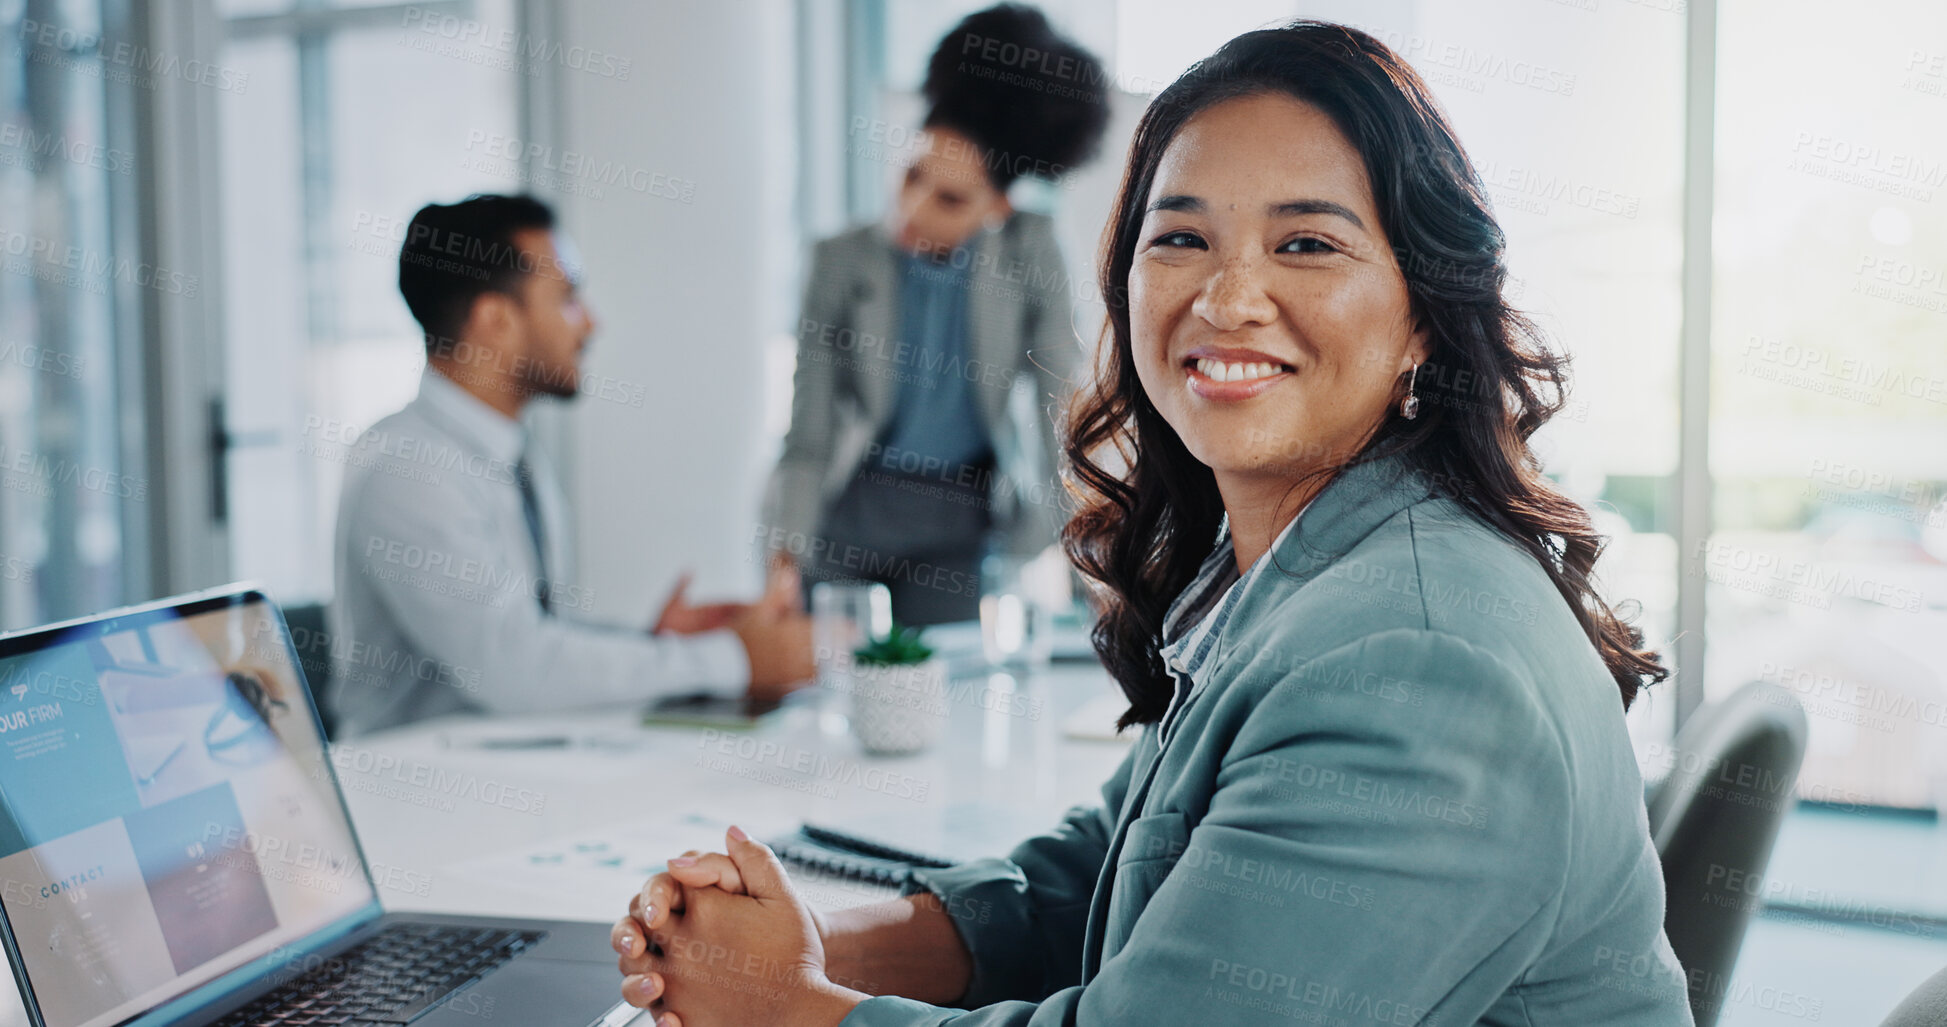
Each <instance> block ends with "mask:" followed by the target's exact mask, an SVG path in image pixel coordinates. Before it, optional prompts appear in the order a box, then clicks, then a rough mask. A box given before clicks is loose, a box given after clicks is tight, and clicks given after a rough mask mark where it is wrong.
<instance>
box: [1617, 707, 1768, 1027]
mask: <svg viewBox="0 0 1947 1027" xmlns="http://www.w3.org/2000/svg"><path fill="white" fill-rule="evenodd" d="M1805 733H1806V723H1805V710H1804V708H1803V707H1801V706H1800V705H1799V704H1798V700H1797V698H1795V697H1794V696H1793V695H1792V694H1791V692H1789V691H1787V690H1785V689H1783V688H1780V687H1778V686H1777V685H1774V684H1769V683H1767V682H1763V681H1754V682H1752V683H1750V684H1748V685H1745V686H1744V687H1743V688H1740V689H1738V690H1737V691H1736V692H1734V693H1732V694H1731V695H1730V696H1728V697H1727V698H1725V699H1724V700H1723V701H1721V702H1717V703H1712V704H1711V705H1709V706H1706V707H1704V708H1702V709H1700V710H1698V711H1697V712H1696V713H1694V714H1692V715H1691V716H1690V719H1689V720H1688V721H1686V722H1685V723H1684V725H1683V730H1681V731H1679V732H1678V733H1677V737H1676V741H1675V743H1674V745H1673V748H1674V750H1675V754H1676V759H1675V760H1674V766H1673V767H1672V769H1671V771H1670V775H1669V777H1667V778H1665V779H1664V780H1663V782H1662V783H1661V784H1659V785H1658V786H1657V787H1656V789H1655V790H1654V791H1653V792H1652V794H1651V795H1650V799H1649V819H1650V837H1651V838H1652V839H1654V840H1655V842H1656V851H1657V854H1658V855H1659V856H1661V857H1662V861H1663V885H1664V891H1665V893H1666V894H1667V896H1668V906H1667V907H1666V909H1665V912H1664V916H1663V929H1664V933H1666V934H1668V935H1669V938H1670V947H1671V948H1672V949H1675V950H1676V954H1677V960H1678V961H1679V962H1681V963H1682V964H1683V969H1684V971H1685V973H1686V974H1687V976H1688V980H1689V984H1690V1010H1691V1015H1692V1016H1694V1017H1695V1018H1696V1021H1697V1027H1712V1025H1713V1024H1715V1023H1716V1022H1717V1016H1718V1013H1719V1012H1720V1011H1721V1008H1722V1005H1723V1000H1724V996H1725V995H1726V994H1728V993H1729V990H1730V989H1729V985H1730V979H1731V970H1732V968H1733V967H1735V966H1736V965H1737V953H1738V948H1739V946H1741V945H1742V944H1743V943H1744V931H1745V928H1746V927H1747V926H1749V924H1750V921H1751V915H1752V914H1753V913H1755V912H1757V910H1758V907H1759V906H1760V905H1761V904H1762V896H1763V895H1764V887H1763V882H1764V871H1765V865H1766V864H1767V863H1769V862H1770V860H1771V847H1772V843H1773V842H1775V841H1776V840H1777V838H1778V828H1779V826H1780V825H1781V824H1782V823H1783V821H1784V818H1785V813H1786V812H1787V811H1789V810H1790V809H1791V806H1792V802H1793V799H1794V791H1793V789H1794V786H1795V785H1796V783H1797V781H1798V767H1799V763H1800V762H1801V761H1802V760H1803V759H1804V757H1805Z"/></svg>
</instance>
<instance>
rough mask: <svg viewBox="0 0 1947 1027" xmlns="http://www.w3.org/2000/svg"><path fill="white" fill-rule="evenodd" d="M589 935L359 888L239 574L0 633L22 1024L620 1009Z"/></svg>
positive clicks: (533, 1019)
mask: <svg viewBox="0 0 1947 1027" xmlns="http://www.w3.org/2000/svg"><path fill="white" fill-rule="evenodd" d="M428 829H429V830H435V829H437V827H436V825H434V824H428ZM388 872H396V868H394V870H392V871H388ZM608 938H609V928H608V925H606V924H593V923H576V922H567V921H541V920H518V919H506V918H498V917H458V916H439V915H430V914H428V915H416V914H408V913H388V912H386V911H385V910H384V909H383V908H381V905H380V902H379V897H378V891H377V888H376V887H375V882H374V878H373V870H372V867H371V866H370V864H368V862H367V861H366V859H365V856H364V854H363V852H362V850H361V849H360V847H359V843H358V835H357V833H356V832H355V831H354V830H353V829H352V822H351V817H350V815H349V814H348V812H347V810H346V807H345V800H344V794H343V792H342V791H341V790H340V788H339V785H338V780H337V777H336V775H335V773H334V772H333V768H332V762H331V760H330V759H329V758H328V754H327V751H326V748H325V737H324V732H323V730H322V729H321V727H320V722H319V719H318V712H317V707H316V705H315V704H314V703H313V701H312V697H311V693H310V689H309V688H308V686H307V685H306V683H305V680H304V673H303V671H302V670H301V669H300V668H299V664H298V661H297V659H296V654H295V651H294V649H293V647H292V645H291V638H290V629H289V628H288V627H287V626H286V625H285V623H284V618H283V615H282V614H281V613H279V611H278V609H277V607H276V606H275V605H274V604H273V603H272V602H271V601H270V600H269V599H267V598H266V597H265V596H264V595H263V593H261V592H259V591H257V590H255V589H252V588H249V587H246V586H228V587H226V588H223V589H217V590H212V591H210V592H202V593H197V594H194V595H189V596H183V597H179V598H176V599H168V600H163V601H161V602H157V603H151V604H148V605H144V606H138V607H131V608H128V609H124V610H117V611H114V612H112V613H106V614H102V615H100V616H97V617H88V618H84V619H81V620H75V621H68V622H66V623H62V624H55V625H50V626H48V627H44V628H37V629H34V630H32V631H27V632H21V633H16V634H9V635H0V940H4V944H5V946H6V950H7V961H8V963H9V964H11V965H12V967H13V973H14V980H15V981H16V982H17V983H18V984H19V986H20V993H21V997H22V998H23V1000H24V1002H25V1004H26V1007H27V1015H28V1019H29V1021H30V1022H31V1023H32V1024H33V1025H34V1027H123V1025H126V1027H162V1025H164V1024H169V1025H183V1027H252V1025H269V1024H291V1025H321V1027H324V1025H330V1027H391V1025H397V1024H407V1023H410V1024H413V1025H414V1027H458V1025H469V1027H479V1025H480V1024H481V1023H483V1022H494V1023H506V1024H517V1025H520V1027H594V1025H600V1027H620V1025H621V1024H626V1023H628V1022H630V1021H631V1020H633V1019H635V1017H636V1014H637V1013H638V1012H639V1011H638V1010H636V1009H634V1008H632V1007H630V1006H628V1005H625V1004H623V1003H621V1002H620V1001H619V995H618V992H617V989H618V987H619V985H620V978H619V977H618V976H617V974H616V970H615V954H614V952H613V951H612V950H611V949H610V948H609V943H608Z"/></svg>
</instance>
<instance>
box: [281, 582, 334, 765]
mask: <svg viewBox="0 0 1947 1027" xmlns="http://www.w3.org/2000/svg"><path fill="white" fill-rule="evenodd" d="M284 622H285V623H286V624H289V625H290V627H291V640H292V641H293V642H295V643H297V662H298V665H299V666H301V667H303V668H304V680H305V682H306V683H308V684H309V685H310V686H311V696H312V698H313V699H315V700H316V702H317V704H318V716H319V717H321V718H323V720H324V729H325V737H326V738H336V737H337V736H338V730H337V729H338V725H337V724H335V723H333V722H332V716H331V713H330V711H329V709H328V708H327V707H326V705H325V686H326V685H327V684H329V683H330V682H331V644H330V639H331V635H330V632H329V629H328V628H326V627H325V606H324V604H323V603H310V604H306V605H303V606H286V607H284Z"/></svg>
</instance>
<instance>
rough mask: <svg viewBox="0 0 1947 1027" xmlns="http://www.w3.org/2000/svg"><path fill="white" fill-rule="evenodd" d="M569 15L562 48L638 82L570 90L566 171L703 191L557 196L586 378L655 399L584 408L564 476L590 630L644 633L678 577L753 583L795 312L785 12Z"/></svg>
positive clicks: (748, 587)
mask: <svg viewBox="0 0 1947 1027" xmlns="http://www.w3.org/2000/svg"><path fill="white" fill-rule="evenodd" d="M564 8H565V10H564V11H563V26H562V34H563V37H564V42H565V43H567V44H568V45H570V46H573V45H582V46H587V47H591V48H594V49H597V50H601V51H603V52H606V53H611V54H614V55H615V56H616V57H618V58H626V59H627V60H628V61H629V74H628V77H627V78H626V79H621V78H620V77H619V76H616V77H605V76H602V75H596V74H589V73H581V72H575V71H568V72H565V73H564V74H563V75H562V76H561V78H562V95H561V107H562V109H563V111H564V121H565V123H564V125H563V126H562V132H561V144H560V147H559V149H560V150H561V151H562V153H563V156H564V158H565V156H566V154H567V153H568V152H570V151H572V152H574V153H576V154H580V155H583V156H584V158H585V159H587V160H591V161H593V162H594V166H595V167H598V168H599V167H600V166H601V165H602V163H603V162H605V161H613V162H618V163H619V164H620V165H621V166H623V167H624V168H626V169H627V170H628V171H629V173H630V174H632V175H635V174H636V173H638V172H647V173H649V174H661V175H664V176H668V177H671V178H675V179H680V180H683V182H685V183H694V194H693V198H692V199H691V201H690V202H687V203H685V202H682V201H680V200H677V199H669V198H665V197H663V196H658V195H655V193H656V192H659V191H663V190H662V187H661V186H660V184H659V183H658V182H656V181H654V180H651V181H649V183H648V185H649V188H648V190H647V191H635V190H632V189H630V188H627V187H626V186H621V185H607V186H600V185H597V184H596V183H594V182H592V181H591V180H590V179H588V178H581V179H579V182H580V183H581V184H580V185H579V186H578V187H577V188H579V189H582V190H584V194H583V195H575V194H574V193H573V192H572V191H569V192H561V191H556V195H558V196H560V197H561V208H562V212H563V215H564V220H565V222H566V224H567V227H568V230H569V231H570V233H572V235H573V236H574V238H575V240H576V242H577V243H578V244H579V246H580V248H581V251H582V256H583V258H584V260H585V262H586V265H587V285H586V295H587V297H588V300H589V302H590V303H591V304H592V306H593V308H594V312H595V316H596V318H597V319H598V321H599V329H598V333H597V334H596V336H595V338H594V340H593V344H592V349H591V350H590V351H589V353H588V355H587V358H586V360H585V362H584V365H583V370H584V374H586V375H595V376H610V377H611V378H612V379H614V380H615V382H616V383H617V384H618V385H620V386H623V387H625V388H631V389H632V388H636V387H641V388H643V389H645V390H646V402H644V403H643V404H642V406H641V408H635V407H633V406H632V405H629V404H627V403H623V402H616V401H612V400H610V401H604V400H602V399H599V398H597V397H595V396H590V395H584V396H583V397H582V398H581V399H580V400H578V401H577V402H576V403H575V404H574V405H573V407H572V409H571V410H570V412H569V413H568V414H567V420H568V428H569V430H568V432H567V440H568V448H569V450H570V453H569V456H568V464H569V466H568V467H566V468H564V470H566V471H567V472H568V473H567V474H566V475H565V477H566V478H567V480H568V481H569V482H570V489H571V496H570V499H571V501H572V503H573V505H574V507H575V516H576V522H577V528H578V535H579V545H580V565H581V566H580V570H581V575H582V582H583V583H584V584H585V585H587V586H589V587H590V588H592V589H593V591H594V596H595V604H596V611H595V612H596V614H597V615H599V616H601V617H604V618H607V619H613V620H619V621H625V622H629V623H635V622H637V621H639V620H640V619H641V618H644V617H646V616H648V615H649V613H650V611H651V610H652V609H653V608H654V607H655V605H656V604H657V603H659V602H660V600H661V598H662V596H663V594H664V593H665V591H666V590H667V588H668V585H669V583H670V582H671V581H672V580H673V579H674V577H675V575H676V574H677V573H678V571H679V570H682V569H684V568H689V569H693V570H695V571H696V572H697V582H696V588H695V589H693V594H696V593H699V592H700V593H702V594H704V595H721V594H725V593H730V592H736V593H739V594H750V593H752V592H754V590H755V587H756V585H757V583H758V580H759V577H760V575H759V573H758V568H757V567H756V566H755V565H754V564H753V563H752V562H751V560H750V552H751V547H750V539H751V532H752V531H753V530H754V526H755V523H756V516H757V502H758V498H759V493H760V491H761V487H762V477H763V475H764V474H765V472H766V471H767V468H766V467H764V466H763V464H764V463H765V462H766V460H767V459H768V457H769V452H768V442H767V440H766V439H765V438H764V437H763V432H762V428H763V417H762V409H761V408H762V402H763V395H762V392H763V388H764V377H763V343H764V339H765V337H766V336H771V335H775V334H776V333H778V332H779V331H781V330H784V329H786V328H787V327H788V325H789V318H790V316H791V315H790V311H789V308H790V307H794V306H795V304H796V300H795V297H794V296H792V295H791V294H792V293H793V292H794V291H795V289H794V286H793V285H792V284H791V283H790V281H789V279H790V277H791V276H792V274H793V273H794V269H795V268H796V266H797V252H796V251H797V248H798V240H797V237H796V232H795V228H794V225H795V222H794V220H793V218H792V206H791V204H792V196H793V191H794V189H795V188H796V169H795V167H794V164H795V160H794V159H793V154H794V147H795V142H794V137H793V130H792V126H793V124H794V120H793V119H794V109H793V107H792V96H793V86H792V83H793V76H794V70H793V69H794V64H793V61H794V49H793V46H792V27H793V22H792V8H791V4H790V3H789V2H788V0H738V2H736V3H717V2H706V0H654V2H644V0H570V2H568V3H566V4H564ZM636 177H637V179H638V181H641V180H642V176H640V175H637V176H636ZM597 188H599V189H600V192H601V195H600V196H599V197H597V196H595V195H592V192H593V191H594V190H595V189H597ZM679 188H681V186H680V185H679ZM597 380H598V381H599V380H600V379H599V378H598V379H597Z"/></svg>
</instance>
